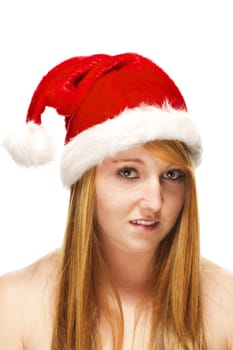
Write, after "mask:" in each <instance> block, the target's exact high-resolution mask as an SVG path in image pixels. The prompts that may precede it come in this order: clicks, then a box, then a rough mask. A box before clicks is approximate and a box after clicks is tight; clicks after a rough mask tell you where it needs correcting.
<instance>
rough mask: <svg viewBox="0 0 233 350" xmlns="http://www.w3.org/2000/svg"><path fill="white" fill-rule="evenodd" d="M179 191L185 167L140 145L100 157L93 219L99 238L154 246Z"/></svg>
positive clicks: (175, 208) (171, 217)
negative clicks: (101, 159) (178, 165)
mask: <svg viewBox="0 0 233 350" xmlns="http://www.w3.org/2000/svg"><path fill="white" fill-rule="evenodd" d="M184 196H185V173H184V171H183V170H181V169H179V168H177V167H176V166H175V165H174V164H168V163H166V162H164V161H162V160H160V159H157V158H155V157H154V156H153V155H151V154H150V153H149V152H148V151H147V150H145V149H144V148H143V147H142V146H140V147H135V148H131V149H130V150H127V151H124V152H119V153H118V154H117V155H116V156H115V157H113V158H107V159H105V160H104V161H103V162H102V163H101V165H99V166H98V167H97V173H96V214H95V215H96V220H97V223H98V227H99V238H100V241H101V243H102V244H103V245H104V246H106V247H108V248H110V249H111V247H112V248H119V249H123V250H126V251H130V252H153V253H154V252H155V250H156V248H157V247H158V244H159V243H160V242H161V240H162V239H163V238H164V237H165V236H166V235H167V234H168V232H169V231H170V230H171V229H172V227H173V226H174V224H175V223H176V220H177V218H178V216H179V213H180V212H181V209H182V207H183V203H184Z"/></svg>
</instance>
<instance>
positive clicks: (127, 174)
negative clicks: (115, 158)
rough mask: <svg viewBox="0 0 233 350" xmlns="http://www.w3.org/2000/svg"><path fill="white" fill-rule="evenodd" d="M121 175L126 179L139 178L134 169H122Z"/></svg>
mask: <svg viewBox="0 0 233 350" xmlns="http://www.w3.org/2000/svg"><path fill="white" fill-rule="evenodd" d="M119 175H120V176H121V177H123V178H126V179H135V178H137V171H136V169H134V168H130V167H125V168H123V169H120V171H119Z"/></svg>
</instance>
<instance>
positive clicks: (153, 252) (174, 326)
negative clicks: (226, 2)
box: [0, 53, 233, 350]
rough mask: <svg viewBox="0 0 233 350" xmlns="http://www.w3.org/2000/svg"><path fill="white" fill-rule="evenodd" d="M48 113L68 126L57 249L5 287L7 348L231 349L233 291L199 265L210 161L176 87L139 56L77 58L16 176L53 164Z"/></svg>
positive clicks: (228, 280) (53, 78) (225, 277)
mask: <svg viewBox="0 0 233 350" xmlns="http://www.w3.org/2000/svg"><path fill="white" fill-rule="evenodd" d="M46 106H50V107H54V108H56V110H57V112H58V113H59V114H61V115H63V116H64V117H65V127H66V140H65V147H64V153H63V156H62V159H61V176H62V180H63V183H64V185H65V186H66V187H68V188H70V204H69V212H68V220H67V228H66V233H65V237H64V242H63V245H62V247H61V249H58V250H57V251H55V252H52V253H51V254H49V255H48V256H46V257H44V258H42V259H41V260H40V261H37V262H36V263H34V264H33V265H31V266H29V267H27V268H25V269H23V270H22V271H19V272H16V273H12V274H8V275H5V276H2V277H1V281H0V348H2V349H7V350H11V349H12V350H13V349H14V350H16V349H17V350H41V349H43V350H91V349H98V350H99V349H101V350H102V349H103V350H110V349H113V350H122V349H124V350H139V349H140V350H141V349H148V350H152V349H159V350H160V349H161V350H162V349H164V350H174V349H177V350H179V349H181V350H184V349H189V350H199V349H200V350H204V349H210V350H215V349H216V350H222V349H224V350H225V349H228V350H230V349H233V312H232V311H233V277H232V275H231V274H230V273H228V272H226V271H224V270H223V269H221V268H220V267H218V266H216V265H214V264H213V263H211V262H209V261H207V260H205V259H203V258H201V257H200V250H199V226H198V208H197V197H196V187H195V174H194V169H195V167H196V166H197V165H198V164H199V163H200V159H201V153H202V147H201V141H200V137H199V134H198V131H197V129H196V127H195V126H194V124H193V123H192V121H191V120H190V117H189V115H188V112H187V108H186V105H185V102H184V99H183V97H182V95H181V93H180V91H179V90H178V88H177V87H176V85H175V84H174V82H173V81H172V80H171V79H170V77H169V76H168V75H167V74H166V73H165V72H164V71H162V70H161V68H159V67H158V66H157V65H156V64H155V63H153V62H152V61H150V60H148V59H147V58H144V57H142V56H140V55H137V54H133V53H127V54H120V55H116V56H108V55H94V56H90V57H75V58H72V59H69V60H67V61H65V62H62V63H61V64H60V65H58V66H56V67H55V68H53V69H52V70H51V71H50V72H49V73H48V74H47V75H46V76H45V77H44V78H43V79H42V81H41V82H40V84H39V85H38V87H37V89H36V91H35V93H34V95H33V98H32V101H31V104H30V106H29V110H28V115H27V120H26V121H27V124H26V130H27V131H26V133H25V134H24V137H22V136H20V137H18V139H17V138H16V135H15V134H14V135H13V136H9V137H8V138H6V140H5V143H4V145H5V147H6V148H7V150H8V151H9V152H10V153H11V155H12V156H13V158H14V159H15V160H16V161H17V162H18V163H20V164H24V165H27V166H29V165H32V164H36V165H38V164H43V163H45V162H47V161H49V160H50V159H51V154H52V152H51V150H52V147H51V140H49V138H48V136H47V135H46V133H45V130H43V128H42V125H41V114H42V113H43V111H44V109H45V107H46Z"/></svg>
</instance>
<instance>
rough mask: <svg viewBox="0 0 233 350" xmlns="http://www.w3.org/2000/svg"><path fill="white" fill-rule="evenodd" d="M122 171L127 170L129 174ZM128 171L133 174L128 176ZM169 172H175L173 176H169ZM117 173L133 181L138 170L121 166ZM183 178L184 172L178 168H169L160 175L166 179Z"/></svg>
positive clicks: (178, 179)
mask: <svg viewBox="0 0 233 350" xmlns="http://www.w3.org/2000/svg"><path fill="white" fill-rule="evenodd" d="M124 172H125V173H126V172H128V173H129V174H128V175H126V174H124ZM130 173H134V175H133V176H132V174H131V176H130ZM169 174H176V176H175V178H172V177H169ZM117 175H118V176H119V178H120V179H122V180H125V181H133V180H136V179H138V178H139V174H138V170H137V169H135V168H133V167H129V166H126V167H124V168H121V169H119V170H118V171H117ZM184 178H185V173H184V172H183V171H182V170H180V169H171V170H168V171H166V172H165V173H163V175H162V179H164V180H166V181H172V182H175V181H182V180H184Z"/></svg>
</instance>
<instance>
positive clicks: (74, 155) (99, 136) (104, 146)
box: [61, 106, 202, 187]
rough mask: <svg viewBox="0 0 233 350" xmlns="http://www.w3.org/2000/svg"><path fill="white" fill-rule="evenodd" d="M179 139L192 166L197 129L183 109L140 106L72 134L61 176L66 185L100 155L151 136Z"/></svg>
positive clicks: (198, 145)
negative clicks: (187, 152)
mask: <svg viewBox="0 0 233 350" xmlns="http://www.w3.org/2000/svg"><path fill="white" fill-rule="evenodd" d="M159 139H160V140H161V139H165V140H179V141H183V142H184V143H185V144H186V145H187V146H188V148H189V149H190V152H191V155H192V158H193V161H194V164H195V166H197V165H198V164H199V163H200V161H201V154H202V145H201V139H200V136H199V133H198V130H197V128H196V126H195V125H194V123H193V122H192V120H191V119H190V117H189V115H188V113H187V112H186V111H180V110H175V109H172V108H171V107H168V106H165V107H164V108H158V107H155V106H140V107H136V108H133V109H125V110H124V111H123V112H122V113H121V114H119V115H118V116H116V117H114V118H113V119H108V120H107V121H105V122H103V123H101V124H97V125H94V126H93V127H91V128H89V129H87V130H85V131H83V132H81V133H80V134H79V135H77V136H76V137H74V138H73V139H72V140H71V141H70V142H69V143H68V144H67V145H66V146H65V148H64V152H63V155H62V160H61V178H62V181H63V184H64V186H65V187H70V186H71V185H72V184H73V183H75V182H76V181H77V180H78V179H79V178H80V177H81V176H82V174H83V173H84V172H85V171H86V170H88V169H90V168H91V167H93V166H94V165H97V164H99V163H100V162H101V161H102V160H103V159H104V158H106V157H110V156H113V155H115V154H116V153H117V152H119V151H123V150H126V149H128V148H130V147H133V146H136V145H139V144H143V143H146V142H148V141H152V140H159Z"/></svg>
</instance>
